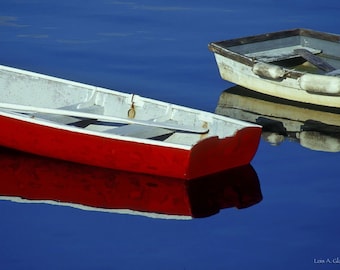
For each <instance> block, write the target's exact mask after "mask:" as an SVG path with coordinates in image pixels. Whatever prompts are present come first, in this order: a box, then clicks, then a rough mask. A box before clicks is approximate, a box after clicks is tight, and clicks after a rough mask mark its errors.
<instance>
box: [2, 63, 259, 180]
mask: <svg viewBox="0 0 340 270" xmlns="http://www.w3.org/2000/svg"><path fill="white" fill-rule="evenodd" d="M0 126H1V132H0V145H2V146H5V147H9V148H14V149H18V150H22V151H26V152H30V153H33V154H38V155H42V156H48V157H52V158H57V159H64V160H68V161H73V162H78V163H84V164H88V165H93V166H101V167H106V168H111V169H117V170H124V171H132V172H139V173H147V174H155V175H161V176H169V177H176V178H184V179H192V178H196V177H200V176H203V175H207V174H211V173H215V172H218V171H223V170H226V169H229V168H233V167H237V166H242V165H245V164H249V163H250V161H251V160H252V158H253V157H254V155H255V153H256V150H257V147H258V144H259V140H260V136H261V127H260V126H259V125H254V124H251V123H246V122H244V121H239V120H237V119H231V118H228V117H223V116H219V115H216V114H213V113H209V112H204V111H200V110H196V109H192V108H187V107H183V106H178V105H174V104H170V103H166V102H161V101H156V100H152V99H149V98H143V97H140V96H138V95H135V94H126V93H122V92H117V91H113V90H109V89H104V88H101V87H95V86H91V85H87V84H82V83H78V82H73V81H69V80H64V79H59V78H55V77H51V76H46V75H42V74H37V73H33V72H29V71H24V70H19V69H15V68H11V67H6V66H0Z"/></svg>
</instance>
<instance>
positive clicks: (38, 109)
mask: <svg viewBox="0 0 340 270" xmlns="http://www.w3.org/2000/svg"><path fill="white" fill-rule="evenodd" d="M0 109H6V110H11V111H16V112H25V113H28V112H31V113H46V114H55V115H63V116H72V117H79V118H87V119H96V120H100V121H107V122H113V123H121V124H137V125H143V126H150V127H159V128H166V129H171V130H179V131H185V132H191V133H207V132H208V131H209V129H207V128H203V127H193V126H184V125H176V124H172V123H165V122H156V121H150V120H149V121H146V120H134V119H129V118H121V117H115V116H108V115H100V114H94V113H85V112H77V111H71V110H62V109H50V108H43V107H35V106H26V105H17V104H11V103H0Z"/></svg>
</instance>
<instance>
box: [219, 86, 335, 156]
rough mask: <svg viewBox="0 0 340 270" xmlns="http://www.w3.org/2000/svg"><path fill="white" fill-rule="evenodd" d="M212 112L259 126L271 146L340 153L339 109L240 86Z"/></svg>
mask: <svg viewBox="0 0 340 270" xmlns="http://www.w3.org/2000/svg"><path fill="white" fill-rule="evenodd" d="M215 113H217V114H221V115H225V116H228V117H233V118H236V119H240V120H243V121H249V122H252V123H256V124H259V125H261V126H262V138H263V139H264V140H265V141H267V142H268V143H270V144H271V145H275V146H276V145H280V144H281V143H282V142H284V141H289V142H296V143H299V144H300V145H301V146H302V147H305V148H308V149H310V150H314V151H323V152H340V109H338V108H328V107H322V106H312V105H309V104H306V103H301V102H292V101H289V100H284V99H280V98H275V97H273V96H269V95H264V94H261V93H258V92H255V91H252V90H250V89H246V88H244V87H241V86H233V87H231V88H228V89H226V90H225V91H223V92H222V93H221V95H220V98H219V101H218V104H217V106H216V109H215Z"/></svg>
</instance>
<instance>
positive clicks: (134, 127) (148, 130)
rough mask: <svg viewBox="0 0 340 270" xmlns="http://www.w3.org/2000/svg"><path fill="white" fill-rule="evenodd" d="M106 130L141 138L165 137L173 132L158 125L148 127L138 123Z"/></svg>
mask: <svg viewBox="0 0 340 270" xmlns="http://www.w3.org/2000/svg"><path fill="white" fill-rule="evenodd" d="M106 132H109V133H112V134H115V135H120V136H129V137H136V138H141V139H159V140H162V139H166V138H167V137H169V136H170V135H171V134H173V133H175V131H174V130H170V129H165V128H159V127H149V126H144V125H138V124H130V125H124V126H119V127H116V128H112V129H109V130H107V131H106Z"/></svg>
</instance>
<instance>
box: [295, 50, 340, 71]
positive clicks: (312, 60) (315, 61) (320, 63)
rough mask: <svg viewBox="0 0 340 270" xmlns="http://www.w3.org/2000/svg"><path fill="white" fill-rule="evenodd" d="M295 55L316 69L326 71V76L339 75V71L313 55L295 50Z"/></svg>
mask: <svg viewBox="0 0 340 270" xmlns="http://www.w3.org/2000/svg"><path fill="white" fill-rule="evenodd" d="M294 52H295V53H297V54H298V55H300V56H301V57H302V58H304V59H305V60H307V61H308V62H310V63H311V64H313V65H314V66H316V67H318V68H319V69H321V70H323V71H326V72H327V73H326V75H339V72H340V70H338V69H336V68H335V67H333V66H332V65H330V64H328V63H327V62H326V61H324V60H323V59H322V58H320V57H318V56H316V55H314V54H313V53H312V52H310V51H308V50H306V49H295V50H294Z"/></svg>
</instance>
